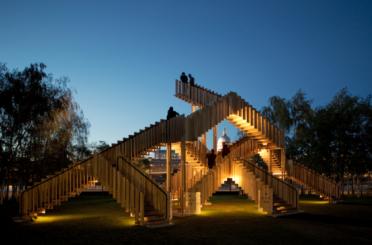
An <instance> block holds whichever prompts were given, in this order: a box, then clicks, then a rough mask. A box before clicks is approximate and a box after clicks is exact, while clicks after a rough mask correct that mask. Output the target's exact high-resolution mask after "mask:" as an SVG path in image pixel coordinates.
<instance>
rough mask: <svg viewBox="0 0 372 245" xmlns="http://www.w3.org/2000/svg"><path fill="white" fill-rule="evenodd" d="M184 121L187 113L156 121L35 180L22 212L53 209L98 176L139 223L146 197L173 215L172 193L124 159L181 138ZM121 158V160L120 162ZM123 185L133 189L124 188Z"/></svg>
mask: <svg viewBox="0 0 372 245" xmlns="http://www.w3.org/2000/svg"><path fill="white" fill-rule="evenodd" d="M184 123H185V118H184V116H179V117H175V118H172V119H170V120H167V121H165V120H161V121H160V122H156V123H155V124H153V125H151V126H150V127H147V128H145V129H144V130H141V131H140V132H138V133H135V134H134V135H133V136H129V137H128V138H126V139H124V140H123V141H119V142H118V143H117V144H113V145H112V146H111V147H110V148H109V149H107V150H105V151H102V152H100V153H98V155H95V156H94V157H90V158H88V159H86V160H84V161H81V162H79V163H75V164H73V165H71V166H70V167H68V168H66V169H63V170H62V171H60V172H57V173H55V174H54V175H51V176H49V177H48V178H46V179H44V180H42V181H41V182H39V183H35V184H34V185H33V186H31V187H28V188H27V189H26V190H25V191H24V192H22V194H21V199H20V212H21V214H22V215H27V214H30V213H38V212H40V211H42V209H43V210H44V209H51V208H53V207H54V206H55V205H60V204H61V203H62V202H63V201H66V200H67V199H68V198H69V197H72V196H75V195H77V194H79V193H80V192H81V191H82V190H83V189H84V188H85V187H86V186H87V184H88V183H89V181H91V180H93V178H96V179H99V180H100V182H101V183H103V185H104V186H106V188H107V189H108V191H109V192H110V193H113V196H114V198H117V199H118V200H119V202H121V203H122V205H123V207H125V208H126V209H127V210H128V211H129V212H131V213H133V214H135V217H136V222H140V223H141V222H143V208H142V206H141V205H143V202H142V201H141V200H142V199H143V198H146V201H148V202H150V203H151V204H152V205H153V206H154V208H155V209H157V210H158V211H159V212H163V213H164V216H165V218H168V217H169V215H170V214H169V212H170V211H169V206H170V205H169V204H168V202H169V200H170V198H168V197H167V195H168V194H167V193H165V194H164V193H163V192H162V190H161V189H160V188H159V187H157V186H156V184H155V182H153V181H152V180H151V179H150V178H148V177H147V176H146V175H145V174H144V173H142V172H141V171H140V170H139V169H137V168H136V167H135V166H134V165H132V164H131V163H130V162H126V163H125V164H124V163H123V161H124V160H123V159H124V158H126V159H131V158H133V157H137V156H139V155H140V154H142V153H143V152H144V151H146V150H148V149H150V148H152V147H155V146H157V145H159V144H161V143H165V142H177V141H180V139H181V138H182V136H183V134H184V128H185V127H184ZM118 159H121V160H120V161H119V162H118ZM113 166H115V168H114V167H113ZM92 167H93V168H92ZM118 170H120V171H118ZM122 185H124V186H126V187H125V188H129V189H120V188H121V187H122ZM122 188H124V187H122ZM118 190H120V191H118ZM123 191H124V192H123ZM161 193H163V194H161ZM123 195H124V196H123ZM125 195H130V196H125Z"/></svg>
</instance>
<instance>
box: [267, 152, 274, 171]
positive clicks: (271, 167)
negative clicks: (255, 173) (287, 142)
mask: <svg viewBox="0 0 372 245" xmlns="http://www.w3.org/2000/svg"><path fill="white" fill-rule="evenodd" d="M267 152H268V155H269V162H268V164H269V166H268V167H269V172H270V173H273V163H272V162H273V161H272V159H273V156H272V155H271V154H272V150H271V149H270V148H268V149H267Z"/></svg>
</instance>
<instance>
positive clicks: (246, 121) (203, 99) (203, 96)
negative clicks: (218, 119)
mask: <svg viewBox="0 0 372 245" xmlns="http://www.w3.org/2000/svg"><path fill="white" fill-rule="evenodd" d="M226 96H229V97H230V98H231V99H233V100H234V102H237V103H240V106H238V109H237V110H236V111H235V112H234V113H232V114H230V115H228V116H227V117H226V118H227V119H228V120H229V121H230V122H231V123H232V124H233V125H235V126H236V127H237V128H239V129H240V130H241V131H243V132H244V133H246V135H247V137H248V138H251V139H257V140H258V142H259V143H260V144H261V150H260V151H259V152H258V153H259V154H260V155H261V156H262V157H263V159H264V161H265V162H266V163H267V165H268V167H269V172H270V173H272V174H273V175H275V176H277V177H279V178H281V179H285V178H287V179H290V180H291V181H293V182H296V183H298V184H301V185H304V186H305V187H307V188H309V189H311V190H313V191H315V192H317V193H319V194H321V195H323V196H325V197H328V198H333V199H339V198H340V195H341V191H340V186H339V185H338V184H337V183H336V182H335V181H333V180H332V179H331V178H329V177H327V176H324V175H321V174H319V173H317V172H316V171H314V170H312V169H309V168H308V167H306V166H304V165H302V164H300V163H296V162H294V161H292V160H286V159H285V154H283V153H284V132H283V131H282V130H280V129H278V128H277V127H275V126H274V125H272V124H271V123H270V122H269V121H268V119H266V118H265V117H263V116H262V115H261V114H260V113H259V112H258V111H257V110H256V109H255V108H253V107H252V106H251V105H249V104H248V103H247V102H245V101H244V100H243V99H242V98H241V97H239V96H238V95H236V94H234V93H232V92H230V93H228V94H227V95H225V96H222V95H220V94H218V93H216V92H214V91H211V90H208V89H206V88H204V87H202V86H199V85H194V86H191V85H190V84H188V83H183V82H181V81H176V97H178V98H180V99H182V100H184V101H186V102H188V103H190V104H192V105H194V106H199V107H200V108H203V107H208V106H210V105H213V104H214V103H218V101H220V100H223V99H224V98H226ZM265 150H268V151H269V153H267V154H262V152H263V151H265ZM278 152H279V154H278Z"/></svg>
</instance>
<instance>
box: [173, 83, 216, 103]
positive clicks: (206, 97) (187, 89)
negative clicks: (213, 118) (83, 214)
mask: <svg viewBox="0 0 372 245" xmlns="http://www.w3.org/2000/svg"><path fill="white" fill-rule="evenodd" d="M176 96H177V97H179V98H181V99H183V100H185V101H187V102H189V103H191V104H193V105H197V106H200V107H204V106H207V105H210V104H213V103H215V102H216V101H217V99H218V98H220V97H222V96H221V95H220V94H217V93H215V92H213V91H211V90H208V89H207V88H204V87H202V86H200V85H197V84H195V85H194V86H191V85H190V83H184V82H181V81H179V80H176Z"/></svg>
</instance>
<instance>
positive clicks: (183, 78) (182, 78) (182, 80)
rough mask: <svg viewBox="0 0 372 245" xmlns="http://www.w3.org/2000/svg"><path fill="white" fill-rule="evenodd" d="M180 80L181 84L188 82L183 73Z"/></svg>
mask: <svg viewBox="0 0 372 245" xmlns="http://www.w3.org/2000/svg"><path fill="white" fill-rule="evenodd" d="M180 79H181V82H183V83H187V82H188V79H187V76H186V74H185V73H184V72H182V73H181V76H180Z"/></svg>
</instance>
